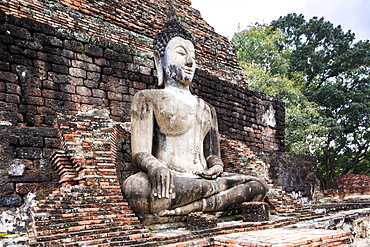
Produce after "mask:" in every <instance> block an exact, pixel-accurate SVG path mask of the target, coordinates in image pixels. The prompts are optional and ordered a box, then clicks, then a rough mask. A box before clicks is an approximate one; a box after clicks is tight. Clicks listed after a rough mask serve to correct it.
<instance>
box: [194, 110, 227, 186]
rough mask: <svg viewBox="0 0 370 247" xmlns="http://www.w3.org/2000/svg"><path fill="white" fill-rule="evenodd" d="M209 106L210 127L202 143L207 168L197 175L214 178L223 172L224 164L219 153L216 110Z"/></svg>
mask: <svg viewBox="0 0 370 247" xmlns="http://www.w3.org/2000/svg"><path fill="white" fill-rule="evenodd" d="M209 108H210V110H211V129H210V131H209V132H208V134H207V135H206V138H205V139H204V143H203V145H204V155H205V157H206V160H207V166H208V168H209V169H208V170H206V171H202V172H199V173H198V175H200V176H202V177H205V178H208V179H215V178H216V177H218V176H220V175H221V174H222V173H223V171H224V165H223V163H222V160H221V154H220V140H219V137H218V125H217V117H216V112H215V110H214V108H213V107H212V106H211V105H209Z"/></svg>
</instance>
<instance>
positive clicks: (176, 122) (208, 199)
mask: <svg viewBox="0 0 370 247" xmlns="http://www.w3.org/2000/svg"><path fill="white" fill-rule="evenodd" d="M172 11H173V10H172ZM169 16H170V17H169V18H168V19H167V22H166V24H165V25H164V27H163V28H162V31H161V32H160V33H159V34H158V35H157V36H156V38H155V41H154V47H155V50H156V52H155V62H156V66H157V74H158V83H159V84H162V85H163V86H164V88H163V89H150V90H142V91H139V92H137V93H136V94H135V95H134V98H133V101H132V109H131V151H132V161H133V163H134V165H136V166H137V167H138V168H139V169H140V170H141V172H138V173H136V174H134V175H132V176H130V177H128V178H127V179H126V180H125V182H124V184H123V186H122V190H123V193H124V196H125V198H126V200H127V201H128V202H129V204H130V205H131V207H132V209H133V210H134V211H135V212H137V213H142V214H156V215H158V216H170V215H186V214H188V213H190V212H212V211H223V210H227V209H230V208H233V207H237V206H240V205H241V204H242V203H243V202H250V201H263V200H264V198H265V197H266V194H267V191H268V186H267V183H266V182H265V181H264V180H262V179H259V178H256V177H253V176H247V175H242V174H234V173H227V172H224V165H223V163H222V160H221V157H220V147H219V133H218V127H217V117H216V112H215V110H214V108H213V107H212V106H211V105H210V104H208V103H206V102H205V101H204V100H202V99H200V98H199V97H197V96H196V95H193V94H192V93H191V92H190V90H189V86H190V83H191V82H192V79H193V77H194V73H195V69H196V62H195V48H194V41H193V38H192V36H191V35H190V33H189V32H188V31H186V30H185V29H184V28H183V27H182V26H181V24H180V23H179V22H178V21H177V18H176V16H175V15H173V14H172V15H171V11H170V14H169Z"/></svg>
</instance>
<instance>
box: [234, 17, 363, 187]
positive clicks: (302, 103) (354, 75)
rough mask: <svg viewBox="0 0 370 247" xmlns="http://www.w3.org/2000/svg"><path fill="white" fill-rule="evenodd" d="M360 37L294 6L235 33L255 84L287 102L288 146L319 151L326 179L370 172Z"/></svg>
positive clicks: (295, 150)
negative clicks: (306, 16)
mask: <svg viewBox="0 0 370 247" xmlns="http://www.w3.org/2000/svg"><path fill="white" fill-rule="evenodd" d="M354 37H355V35H354V33H352V32H350V31H348V32H344V31H343V30H342V29H341V27H340V26H337V27H334V26H333V24H332V23H330V22H328V21H325V20H324V18H317V17H314V18H312V19H311V20H309V21H306V20H305V19H304V16H303V15H296V14H289V15H287V16H285V17H280V18H279V19H278V20H276V21H273V22H272V23H271V25H260V24H256V25H255V26H252V27H249V28H248V29H247V30H244V31H242V32H240V33H237V34H235V36H234V37H233V39H232V42H233V43H234V44H235V48H236V52H237V56H238V59H239V60H240V63H241V65H242V67H243V68H244V71H245V73H246V74H247V76H248V78H249V85H250V89H252V90H256V91H260V92H264V93H266V94H268V95H271V96H274V97H275V98H276V99H278V100H281V101H283V102H284V103H285V105H286V126H287V128H286V144H287V149H288V151H289V152H293V153H304V154H314V155H316V156H317V157H318V160H319V171H320V174H319V178H320V180H321V181H322V185H323V186H325V187H329V186H330V183H331V181H332V180H333V179H334V178H335V177H337V176H340V175H343V174H349V173H369V172H370V127H369V126H370V100H369V97H370V42H369V41H368V40H366V41H360V42H357V43H354Z"/></svg>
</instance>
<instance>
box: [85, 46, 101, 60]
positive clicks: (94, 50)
mask: <svg viewBox="0 0 370 247" xmlns="http://www.w3.org/2000/svg"><path fill="white" fill-rule="evenodd" d="M85 53H86V55H88V56H91V57H102V56H103V49H102V48H101V47H99V46H95V45H86V46H85Z"/></svg>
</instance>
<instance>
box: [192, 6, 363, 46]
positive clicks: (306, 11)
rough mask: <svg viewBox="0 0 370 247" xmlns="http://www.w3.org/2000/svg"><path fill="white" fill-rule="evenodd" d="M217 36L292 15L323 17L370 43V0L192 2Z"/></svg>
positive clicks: (228, 35) (306, 18)
mask: <svg viewBox="0 0 370 247" xmlns="http://www.w3.org/2000/svg"><path fill="white" fill-rule="evenodd" d="M191 2H192V5H191V6H192V7H193V8H195V9H197V10H199V11H200V12H201V15H202V17H203V19H204V20H205V21H207V22H208V24H210V25H211V26H212V27H213V28H214V29H215V31H216V32H217V33H219V34H221V35H224V36H226V37H228V38H229V39H231V38H232V37H233V35H234V33H235V32H237V31H238V30H240V31H241V30H244V29H246V28H247V27H248V26H250V25H253V24H255V23H256V22H258V23H266V24H269V23H270V22H271V21H273V20H277V19H279V17H280V16H286V15H287V14H289V13H297V14H303V15H304V16H305V20H306V21H308V20H309V19H311V18H312V17H314V16H317V17H319V18H321V17H324V20H325V21H330V22H331V23H333V24H334V26H335V27H336V26H338V25H341V27H342V29H343V31H345V32H347V31H348V30H351V31H352V32H353V33H355V35H356V36H355V38H356V41H359V40H367V39H368V40H370V0H191Z"/></svg>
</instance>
